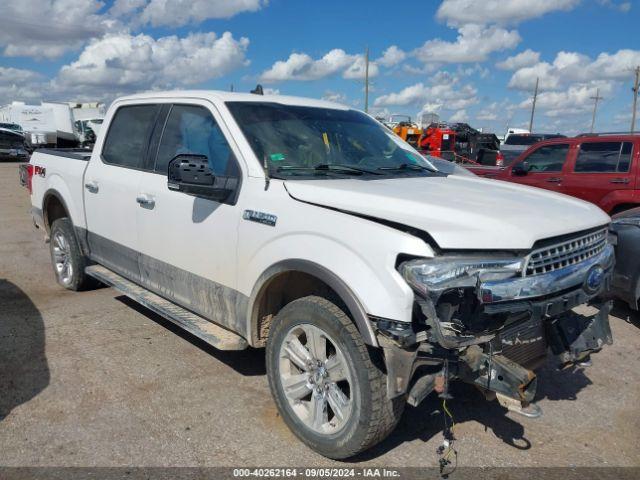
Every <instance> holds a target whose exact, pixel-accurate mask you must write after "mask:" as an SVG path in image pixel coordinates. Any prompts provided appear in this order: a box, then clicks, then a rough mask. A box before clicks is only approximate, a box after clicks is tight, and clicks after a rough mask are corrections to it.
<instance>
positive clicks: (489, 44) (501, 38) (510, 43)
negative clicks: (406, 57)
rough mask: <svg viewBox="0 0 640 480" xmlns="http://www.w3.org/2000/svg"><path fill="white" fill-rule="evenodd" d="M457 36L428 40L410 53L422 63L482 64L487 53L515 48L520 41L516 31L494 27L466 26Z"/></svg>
mask: <svg viewBox="0 0 640 480" xmlns="http://www.w3.org/2000/svg"><path fill="white" fill-rule="evenodd" d="M458 33H459V35H458V38H457V39H456V41H455V42H448V41H445V40H441V39H439V38H437V39H434V40H428V41H427V42H425V43H424V45H422V46H421V47H419V48H417V49H416V50H415V51H414V52H413V54H414V55H415V56H416V57H417V58H418V60H421V61H422V62H424V63H433V62H435V63H469V62H483V61H485V60H487V58H488V56H489V54H491V53H493V52H498V51H503V50H509V49H512V48H515V47H516V46H517V45H518V43H520V40H521V38H520V35H519V34H518V32H516V31H515V30H505V29H504V28H499V27H495V26H491V27H483V26H481V25H474V24H468V25H463V26H462V27H460V28H459V29H458Z"/></svg>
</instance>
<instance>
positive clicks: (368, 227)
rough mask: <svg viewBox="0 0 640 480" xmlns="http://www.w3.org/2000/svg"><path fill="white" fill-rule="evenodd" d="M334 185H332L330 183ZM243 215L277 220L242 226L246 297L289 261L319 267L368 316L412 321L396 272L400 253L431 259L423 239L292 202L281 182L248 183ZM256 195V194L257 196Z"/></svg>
mask: <svg viewBox="0 0 640 480" xmlns="http://www.w3.org/2000/svg"><path fill="white" fill-rule="evenodd" d="M328 181H331V180H328ZM247 183H248V185H246V187H247V188H246V190H245V191H246V192H249V191H250V192H252V195H247V197H245V198H244V200H243V202H242V203H243V206H242V210H243V211H244V210H253V211H258V212H262V213H266V214H269V215H275V216H276V217H277V220H276V225H275V226H270V225H265V224H261V223H258V222H254V221H251V220H243V221H241V222H240V226H239V235H238V238H239V245H238V281H239V285H238V289H239V290H240V292H242V293H243V294H245V295H247V296H251V295H252V293H254V290H255V286H256V285H257V284H258V283H259V282H262V281H264V273H265V272H268V271H269V269H271V268H272V267H273V266H274V265H278V264H282V263H285V262H287V261H290V260H300V261H305V262H309V263H312V264H316V265H318V266H320V267H322V268H324V269H326V270H328V271H329V272H331V273H332V274H333V275H335V276H336V277H337V278H338V279H340V281H341V282H342V283H343V284H344V285H345V286H346V287H348V288H349V289H350V290H351V291H352V292H353V294H354V295H355V296H356V298H357V300H358V301H359V303H360V305H361V306H362V308H363V309H364V311H365V312H366V313H367V314H369V315H375V316H378V317H384V318H389V319H394V320H399V321H406V322H410V321H411V314H412V308H413V291H412V290H411V289H410V287H409V286H408V285H407V284H406V282H405V281H404V280H403V278H402V277H401V275H400V274H399V273H398V272H397V270H396V261H397V257H398V255H399V254H408V255H413V256H416V257H431V256H433V250H432V249H431V248H430V247H429V246H428V245H427V244H425V243H424V242H423V241H422V240H420V239H418V238H417V237H414V236H412V235H409V234H407V233H404V232H401V231H399V230H396V229H394V228H391V227H387V226H384V225H380V224H378V223H376V222H373V221H370V220H365V219H362V218H359V217H356V216H353V215H349V214H346V213H342V212H338V211H334V210H330V209H327V208H322V207H319V206H315V205H311V204H307V203H303V202H300V201H297V200H294V199H293V198H291V197H290V196H289V195H288V193H287V191H286V188H285V187H284V184H283V182H282V181H279V180H272V181H271V185H270V187H269V189H268V190H265V189H264V184H265V182H264V180H260V179H249V181H248V182H247ZM254 192H255V194H253V193H254Z"/></svg>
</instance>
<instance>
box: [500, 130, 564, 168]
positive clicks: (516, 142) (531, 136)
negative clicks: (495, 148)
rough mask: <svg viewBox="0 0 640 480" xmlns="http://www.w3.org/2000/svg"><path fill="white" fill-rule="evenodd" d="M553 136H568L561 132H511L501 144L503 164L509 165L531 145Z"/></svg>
mask: <svg viewBox="0 0 640 480" xmlns="http://www.w3.org/2000/svg"><path fill="white" fill-rule="evenodd" d="M552 138H566V137H565V136H564V135H560V134H559V133H555V134H551V133H518V134H514V133H512V134H510V135H509V136H508V137H507V139H506V140H505V141H504V142H503V143H502V144H501V145H500V153H502V158H503V164H502V165H501V166H504V167H508V166H509V165H511V164H512V163H513V162H514V161H515V159H516V158H518V156H520V154H521V153H522V152H524V151H525V150H527V149H528V148H529V147H530V146H531V145H533V144H535V143H538V142H541V141H543V140H550V139H552Z"/></svg>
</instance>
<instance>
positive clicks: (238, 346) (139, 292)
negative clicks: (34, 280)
mask: <svg viewBox="0 0 640 480" xmlns="http://www.w3.org/2000/svg"><path fill="white" fill-rule="evenodd" d="M85 273H86V274H87V275H89V276H90V277H93V278H95V279H96V280H99V281H100V282H102V283H104V284H106V285H109V286H110V287H113V288H115V289H116V290H118V291H119V292H121V293H123V294H125V295H126V296H127V297H129V298H131V299H132V300H135V301H136V302H138V303H140V304H141V305H144V306H145V307H147V308H148V309H149V310H152V311H153V312H155V313H157V314H158V315H160V316H162V317H164V318H166V319H167V320H169V321H170V322H172V323H174V324H176V325H178V326H179V327H180V328H182V329H184V330H186V331H187V332H189V333H191V334H193V335H195V336H196V337H198V338H200V339H201V340H203V341H205V342H207V343H208V344H209V345H212V346H214V347H215V348H217V349H219V350H244V349H245V348H247V346H248V345H247V341H246V340H245V339H244V338H242V337H241V336H239V335H237V334H235V333H233V332H231V331H229V330H227V329H225V328H222V327H220V326H218V325H216V324H215V323H212V322H210V321H209V320H207V319H205V318H203V317H201V316H199V315H196V314H195V313H192V312H190V311H189V310H185V309H184V308H182V307H180V306H178V305H176V304H175V303H173V302H170V301H169V300H165V299H164V298H162V297H161V296H159V295H156V294H155V293H153V292H151V291H149V290H147V289H146V288H143V287H140V286H139V285H136V284H135V283H133V282H131V281H129V280H127V279H126V278H124V277H122V276H120V275H118V274H117V273H114V272H112V271H111V270H109V269H107V268H105V267H103V266H101V265H92V266H90V267H87V268H86V269H85Z"/></svg>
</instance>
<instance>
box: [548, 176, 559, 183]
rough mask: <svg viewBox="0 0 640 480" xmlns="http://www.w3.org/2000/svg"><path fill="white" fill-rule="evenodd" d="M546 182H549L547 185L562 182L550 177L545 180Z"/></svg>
mask: <svg viewBox="0 0 640 480" xmlns="http://www.w3.org/2000/svg"><path fill="white" fill-rule="evenodd" d="M547 182H549V183H560V182H562V179H561V178H560V177H551V178H547Z"/></svg>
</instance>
